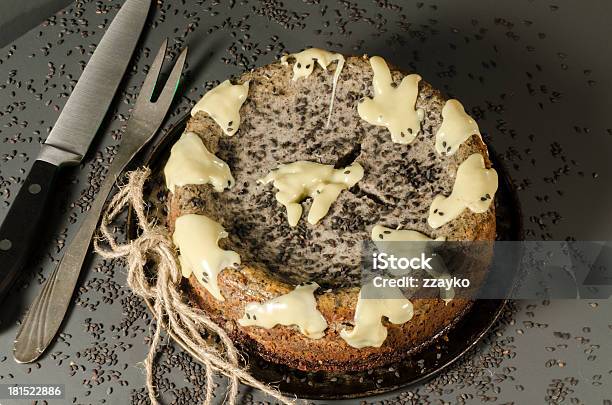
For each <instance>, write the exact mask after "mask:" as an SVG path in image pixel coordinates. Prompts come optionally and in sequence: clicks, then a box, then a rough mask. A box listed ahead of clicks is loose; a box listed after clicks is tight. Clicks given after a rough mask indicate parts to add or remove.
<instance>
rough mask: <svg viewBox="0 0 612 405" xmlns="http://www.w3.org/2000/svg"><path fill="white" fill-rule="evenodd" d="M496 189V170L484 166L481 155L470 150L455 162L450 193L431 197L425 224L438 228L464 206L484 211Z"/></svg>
mask: <svg viewBox="0 0 612 405" xmlns="http://www.w3.org/2000/svg"><path fill="white" fill-rule="evenodd" d="M496 191H497V172H496V171H495V169H493V168H491V169H487V168H486V167H485V163H484V158H483V157H482V155H481V154H480V153H474V154H473V155H470V156H469V157H468V158H467V159H465V161H463V162H462V163H461V164H460V165H459V168H458V169H457V176H456V177H455V184H454V185H453V191H452V192H451V195H449V196H448V197H444V196H443V195H437V196H436V197H435V198H434V200H433V202H432V203H431V206H430V207H429V217H428V218H427V223H428V224H429V226H431V227H432V228H434V229H436V228H439V227H441V226H442V225H444V224H446V223H447V222H449V221H451V220H453V219H455V218H456V217H458V216H459V215H460V214H461V213H462V212H463V210H464V209H466V208H469V209H470V210H471V211H472V212H475V213H483V212H486V211H487V210H488V209H489V206H490V205H491V202H492V201H493V196H494V195H495V192H496Z"/></svg>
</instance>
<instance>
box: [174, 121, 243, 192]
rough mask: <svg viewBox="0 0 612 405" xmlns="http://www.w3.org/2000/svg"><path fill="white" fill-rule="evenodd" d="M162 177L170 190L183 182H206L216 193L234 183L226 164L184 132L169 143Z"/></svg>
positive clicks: (202, 143)
mask: <svg viewBox="0 0 612 405" xmlns="http://www.w3.org/2000/svg"><path fill="white" fill-rule="evenodd" d="M164 176H165V178H166V187H168V190H170V191H172V192H174V188H175V187H182V186H185V185H187V184H209V183H210V184H212V186H213V187H214V189H215V191H217V192H219V193H220V192H222V191H223V190H224V189H225V188H230V187H232V186H233V185H234V177H233V176H232V173H231V171H230V168H229V166H228V165H227V163H225V162H224V161H223V160H221V159H219V158H218V157H216V156H215V155H214V154H212V153H210V152H209V151H208V149H206V146H205V145H204V142H202V140H201V139H200V137H199V136H197V135H196V134H195V133H193V132H185V133H184V134H183V135H181V137H180V139H179V140H178V141H176V143H175V144H174V146H172V150H171V151H170V158H169V159H168V162H167V163H166V166H165V167H164Z"/></svg>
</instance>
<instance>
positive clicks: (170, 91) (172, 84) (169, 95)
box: [155, 47, 187, 110]
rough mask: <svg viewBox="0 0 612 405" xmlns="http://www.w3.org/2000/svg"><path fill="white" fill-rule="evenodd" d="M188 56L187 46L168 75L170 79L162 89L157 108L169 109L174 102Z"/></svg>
mask: <svg viewBox="0 0 612 405" xmlns="http://www.w3.org/2000/svg"><path fill="white" fill-rule="evenodd" d="M186 58H187V47H185V48H184V49H183V50H182V51H181V53H180V55H179V56H178V58H177V59H176V63H175V64H174V67H173V68H172V71H171V72H170V75H169V76H168V80H166V84H165V85H164V88H163V89H162V91H161V93H160V94H159V97H158V98H157V101H156V102H155V104H156V105H157V108H161V109H163V110H167V109H168V108H169V107H170V103H172V99H173V98H174V93H175V92H176V89H177V87H178V84H179V80H180V78H181V73H182V71H183V66H184V65H185V59H186Z"/></svg>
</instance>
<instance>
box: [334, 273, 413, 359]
mask: <svg viewBox="0 0 612 405" xmlns="http://www.w3.org/2000/svg"><path fill="white" fill-rule="evenodd" d="M375 289H376V287H373V285H372V284H366V285H365V286H363V287H362V288H361V291H360V292H359V299H358V300H357V306H356V307H355V318H354V324H355V326H354V327H353V330H351V331H350V332H349V331H348V330H347V329H343V330H341V331H340V337H342V339H344V340H345V341H346V343H348V344H349V345H350V346H352V347H355V348H357V349H361V348H363V347H380V346H381V345H382V344H383V342H384V341H385V339H386V338H387V328H386V327H385V326H384V325H383V323H382V317H383V316H385V317H387V318H388V319H389V322H391V323H394V324H397V325H399V324H403V323H406V322H408V321H409V320H411V319H412V316H413V310H412V303H411V302H410V301H409V300H408V299H406V298H404V297H403V295H402V293H401V291H400V289H399V288H395V289H393V290H387V291H386V293H385V295H386V296H387V297H390V296H391V294H392V295H393V298H364V296H366V294H367V296H368V297H373V296H374V295H372V294H375V293H376V292H375ZM368 290H369V291H368Z"/></svg>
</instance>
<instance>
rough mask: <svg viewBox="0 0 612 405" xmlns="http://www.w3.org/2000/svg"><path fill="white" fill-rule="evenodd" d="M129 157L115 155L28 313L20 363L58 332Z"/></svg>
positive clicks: (19, 343) (18, 349) (19, 341)
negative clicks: (114, 188)
mask: <svg viewBox="0 0 612 405" xmlns="http://www.w3.org/2000/svg"><path fill="white" fill-rule="evenodd" d="M130 157H131V156H130V155H128V154H126V153H121V152H119V153H118V154H117V155H116V156H115V159H113V162H112V164H111V166H110V168H109V170H108V174H107V175H106V178H105V180H104V182H103V183H102V186H101V187H100V190H99V191H98V194H97V195H96V198H95V199H94V201H93V203H92V205H91V207H90V208H89V211H87V215H86V216H85V218H84V219H83V222H82V223H81V224H80V226H79V230H78V231H77V233H76V234H75V235H74V237H73V238H72V241H71V242H70V244H69V245H68V247H67V248H66V251H65V253H64V256H63V257H62V259H61V261H60V263H59V265H58V266H57V267H56V268H55V270H54V271H53V273H52V274H51V276H50V277H49V279H48V280H47V281H46V282H45V285H44V287H43V289H42V290H41V292H40V293H39V295H38V297H36V299H35V301H34V302H33V303H32V306H31V307H30V309H29V311H28V313H27V314H26V316H25V318H24V320H23V322H22V324H21V328H20V329H19V332H18V333H17V336H16V338H15V348H14V349H15V351H14V357H15V360H17V361H18V362H19V363H30V362H32V361H34V360H36V359H37V358H38V357H39V356H40V355H41V354H42V353H43V352H44V351H45V349H46V348H47V347H48V346H49V344H50V343H51V341H53V338H54V337H55V335H56V334H57V331H58V330H59V328H60V326H61V324H62V321H63V319H64V316H65V314H66V311H67V310H68V306H69V304H70V301H71V299H72V294H73V293H74V288H75V286H76V283H77V280H78V279H79V273H80V272H81V267H82V266H83V262H84V261H85V258H86V257H87V252H88V250H89V245H90V242H91V238H92V236H93V234H94V231H95V230H96V225H97V224H98V219H99V218H100V213H101V212H102V208H104V203H105V202H106V197H108V194H109V193H110V191H111V190H112V188H113V185H114V184H115V179H116V177H117V175H118V174H119V173H121V171H122V170H123V168H124V167H125V166H126V164H127V163H128V162H129V160H130Z"/></svg>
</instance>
